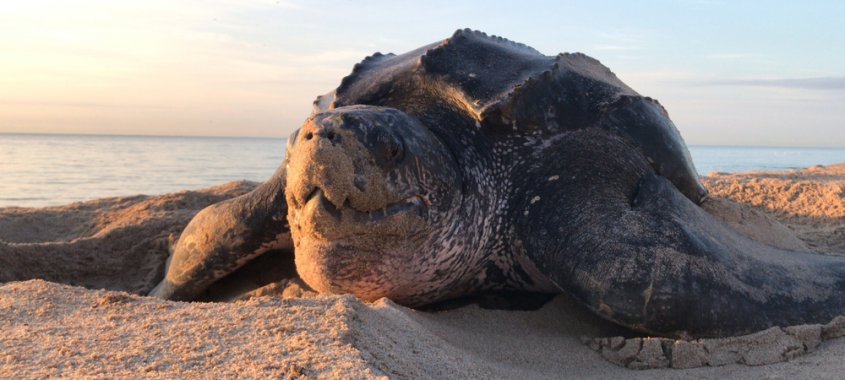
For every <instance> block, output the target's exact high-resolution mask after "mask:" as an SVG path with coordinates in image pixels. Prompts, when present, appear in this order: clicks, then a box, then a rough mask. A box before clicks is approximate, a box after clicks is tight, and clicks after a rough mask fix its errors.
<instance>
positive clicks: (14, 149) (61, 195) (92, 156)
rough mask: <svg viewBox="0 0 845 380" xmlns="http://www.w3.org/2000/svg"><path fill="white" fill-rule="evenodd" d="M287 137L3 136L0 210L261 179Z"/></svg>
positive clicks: (775, 157)
mask: <svg viewBox="0 0 845 380" xmlns="http://www.w3.org/2000/svg"><path fill="white" fill-rule="evenodd" d="M284 147H285V139H282V138H278V139H272V138H217V137H148V136H90V135H86V136H81V135H27V134H20V135H17V134H5V135H4V134H0V207H7V206H21V207H41V206H49V205H62V204H67V203H71V202H76V201H82V200H88V199H95V198H103V197H111V196H121V195H135V194H149V195H152V194H163V193H167V192H174V191H179V190H184V189H199V188H203V187H208V186H212V185H217V184H221V183H224V182H228V181H234V180H241V179H247V180H252V181H263V180H265V179H267V178H269V177H270V175H272V174H273V172H274V170H275V169H276V167H277V166H278V165H279V163H281V161H282V158H283V156H284ZM689 148H690V153H691V154H692V157H693V162H694V163H695V166H696V169H697V170H698V172H699V173H701V174H702V175H705V174H707V173H709V172H713V171H719V172H737V171H748V170H783V169H793V168H802V167H807V166H812V165H817V164H821V165H827V164H832V163H838V162H845V148H774V147H772V148H769V147H735V146H696V145H693V146H690V147H689Z"/></svg>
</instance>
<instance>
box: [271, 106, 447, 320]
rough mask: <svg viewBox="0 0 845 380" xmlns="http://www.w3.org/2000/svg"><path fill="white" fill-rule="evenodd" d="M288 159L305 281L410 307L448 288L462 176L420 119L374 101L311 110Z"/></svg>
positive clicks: (291, 213)
mask: <svg viewBox="0 0 845 380" xmlns="http://www.w3.org/2000/svg"><path fill="white" fill-rule="evenodd" d="M286 165H287V180H286V185H285V197H286V199H287V203H288V221H289V223H290V226H291V232H292V237H293V240H294V249H295V256H296V268H297V271H298V272H299V274H300V276H301V277H302V279H303V280H305V282H306V283H308V285H310V286H311V287H313V288H314V289H315V290H317V291H320V292H324V293H352V294H354V295H356V296H357V297H359V298H362V299H365V300H374V299H378V298H380V297H388V298H391V299H393V300H394V301H396V302H400V303H405V304H409V305H415V304H421V303H426V302H429V301H431V299H429V298H431V297H436V296H433V294H435V293H437V292H438V289H437V288H438V286H440V285H444V286H448V283H449V281H448V279H446V278H444V277H445V275H444V274H443V273H444V272H454V270H453V269H450V268H448V265H454V263H451V262H449V260H442V258H439V257H438V255H440V254H441V252H443V251H444V249H448V248H449V247H443V246H442V245H443V244H442V241H443V240H444V239H443V236H445V235H447V234H448V233H450V231H452V228H453V224H454V223H455V219H457V218H456V217H455V216H456V212H458V210H459V209H460V207H461V202H462V199H463V194H462V191H461V189H462V177H461V172H460V171H459V170H458V165H457V162H456V161H455V159H454V156H453V155H452V154H451V153H450V151H449V150H448V149H447V147H446V146H445V145H444V144H443V142H441V141H440V140H439V139H438V138H437V137H436V136H435V135H434V134H432V133H431V132H430V131H429V130H428V128H426V127H425V126H424V125H423V124H422V123H420V121H418V120H417V119H416V118H414V117H412V116H410V115H408V114H405V113H403V112H401V111H399V110H396V109H393V108H385V107H370V106H348V107H340V108H336V109H333V110H328V111H325V112H321V113H317V114H314V115H312V116H311V117H310V118H309V119H308V120H307V121H306V122H305V124H304V125H303V126H302V127H301V128H300V129H299V130H298V131H296V132H294V134H293V135H291V137H290V138H289V140H288V148H287V156H286ZM444 261H445V262H444ZM440 266H442V268H441V267H440Z"/></svg>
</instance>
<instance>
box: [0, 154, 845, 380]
mask: <svg viewBox="0 0 845 380" xmlns="http://www.w3.org/2000/svg"><path fill="white" fill-rule="evenodd" d="M704 182H705V184H706V185H707V186H708V187H709V188H710V189H711V191H712V194H713V197H712V198H711V199H710V200H708V201H707V203H705V207H706V208H707V209H708V210H709V211H711V212H712V213H714V214H716V215H717V217H719V218H721V219H722V220H724V221H725V222H727V223H729V224H731V225H733V226H734V227H735V228H737V229H738V230H740V231H741V232H743V233H744V234H746V235H748V236H750V237H752V238H754V239H757V240H760V241H763V242H765V243H767V244H771V245H775V246H779V247H784V248H791V249H803V247H805V246H806V247H810V248H812V249H814V250H817V251H819V252H824V253H832V254H842V253H845V249H843V248H845V246H843V245H844V244H845V239H843V238H842V237H843V236H842V234H843V231H845V211H843V210H845V203H844V202H845V200H843V188H845V187H843V183H845V165H835V166H830V167H813V168H810V169H807V170H802V171H789V172H777V173H770V172H760V173H740V174H716V175H713V176H711V177H707V178H704ZM253 186H254V184H248V183H235V184H228V185H224V186H221V187H216V188H212V189H208V190H202V191H198V192H182V193H178V194H170V195H165V196H160V197H129V198H113V199H107V200H98V201H91V202H84V203H76V204H72V205H68V206H64V207H53V208H45V209H19V208H6V209H0V281H12V280H23V279H27V278H33V277H40V278H46V279H49V280H51V281H54V282H62V283H66V284H76V285H83V286H86V287H89V288H100V287H105V288H109V289H112V290H126V291H130V292H136V293H140V292H145V291H146V290H148V289H149V288H151V287H152V286H153V285H154V283H155V281H157V280H158V278H160V277H161V275H162V274H163V264H164V260H165V258H166V255H167V249H168V247H169V244H170V243H171V242H172V240H173V238H174V237H175V235H176V234H177V233H178V232H179V231H180V230H181V229H182V228H183V227H184V225H185V224H186V223H187V222H188V220H189V219H190V218H191V217H192V216H193V215H194V214H195V213H196V212H197V211H198V210H199V209H201V208H202V207H204V206H205V205H207V204H210V203H213V202H216V201H219V200H222V199H226V198H229V197H232V196H235V195H238V194H241V193H243V192H246V191H248V190H249V189H251V188H252V187H253ZM734 201H736V202H734ZM737 202H740V203H737ZM773 231H774V232H773ZM791 231H795V233H796V234H797V236H798V238H796V237H795V235H793V234H792V233H791ZM799 238H800V239H799ZM39 255H40V256H39ZM48 255H49V258H50V259H51V261H48V262H49V263H50V265H44V264H43V263H44V262H45V260H44V258H45V256H48ZM27 260H29V261H27ZM11 263H14V264H15V265H14V266H12V265H11ZM21 263H31V264H32V267H31V268H30V267H28V266H26V265H24V269H21V268H20V267H21V265H20V264H21ZM38 265H40V267H39V266H38ZM233 281H234V280H233ZM300 286H301V284H300V283H298V282H297V281H295V279H288V280H284V281H282V282H279V283H276V284H271V285H268V286H266V287H264V288H262V289H259V290H256V291H253V292H252V293H248V294H247V295H246V297H250V296H255V297H258V298H251V299H247V300H245V301H237V302H233V303H178V302H167V301H162V300H159V299H154V298H149V297H142V296H137V295H133V294H129V293H123V292H114V291H104V290H88V289H84V288H79V287H72V286H67V285H59V284H55V283H51V282H45V281H40V280H32V281H25V282H9V283H7V284H3V285H2V286H0V378H7V377H11V378H21V377H25V378H43V377H48V376H56V377H73V378H77V377H92V378H105V377H108V378H113V377H119V378H122V377H143V378H174V377H180V378H181V377H203V378H207V377H211V378H217V377H249V378H265V377H274V378H279V377H288V378H296V377H300V376H304V377H318V378H377V377H383V376H388V377H391V378H485V379H490V378H539V379H543V378H561V377H572V378H650V379H651V378H658V379H660V378H725V377H727V378H773V377H774V378H795V377H813V378H840V377H841V373H843V371H845V363H843V362H842V360H841V357H842V356H843V355H845V339H832V338H835V337H837V336H841V335H842V334H843V333H845V318H839V319H836V320H834V321H833V322H832V323H830V324H828V325H805V326H798V327H786V328H779V327H775V328H772V329H769V330H766V331H762V332H759V333H756V334H752V335H748V336H744V337H735V338H727V339H709V340H696V341H675V340H668V339H660V338H643V337H637V336H633V335H630V333H628V332H625V331H623V330H621V329H619V328H617V327H614V326H612V325H609V324H608V323H605V322H602V321H601V320H599V319H598V318H596V317H594V316H593V315H591V314H589V313H588V312H586V311H584V310H583V309H582V308H581V307H580V306H579V305H577V304H576V303H575V302H573V301H572V300H570V299H568V298H567V297H565V296H559V297H557V298H555V299H554V300H553V301H551V302H549V303H548V304H546V305H545V306H543V307H542V308H541V309H539V310H535V311H496V310H484V309H481V308H479V307H478V306H475V305H470V306H465V307H461V308H458V309H452V310H448V311H440V312H423V311H416V310H411V309H407V308H404V307H401V306H397V305H395V304H393V303H392V302H390V301H387V300H382V301H379V302H376V303H373V304H366V303H362V302H360V301H358V300H356V299H354V298H352V297H348V296H345V297H337V296H332V297H325V296H320V297H318V298H314V299H280V298H269V297H259V296H262V295H267V294H274V295H280V296H288V297H290V296H302V295H313V294H312V293H311V292H309V291H308V290H307V289H301V288H300ZM610 337H615V338H610ZM828 339H831V340H828ZM597 351H598V352H597ZM614 363H615V364H614ZM735 363H742V364H735ZM768 363H774V364H768ZM626 366H627V367H629V368H655V367H676V368H685V367H700V368H692V369H673V368H662V369H646V370H640V371H635V370H632V369H629V368H625V367H626Z"/></svg>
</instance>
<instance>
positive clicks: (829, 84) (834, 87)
mask: <svg viewBox="0 0 845 380" xmlns="http://www.w3.org/2000/svg"><path fill="white" fill-rule="evenodd" d="M700 84H702V85H705V86H742V87H776V88H787V89H802V90H822V91H845V77H817V78H779V79H726V80H714V81H708V82H702V83H700Z"/></svg>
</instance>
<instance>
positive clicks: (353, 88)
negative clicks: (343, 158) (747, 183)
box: [314, 29, 707, 203]
mask: <svg viewBox="0 0 845 380" xmlns="http://www.w3.org/2000/svg"><path fill="white" fill-rule="evenodd" d="M314 103H315V112H320V111H323V110H327V109H332V108H336V107H342V106H349V105H355V104H366V105H376V106H388V107H394V108H398V109H400V110H402V111H404V112H406V113H409V114H411V115H414V116H416V117H417V118H419V119H420V120H422V121H423V122H424V123H426V124H429V125H435V124H437V125H449V124H454V125H458V126H460V127H461V128H463V126H464V125H467V124H468V123H450V122H449V121H450V120H454V119H453V118H455V117H456V116H462V117H467V118H471V119H473V120H474V123H469V125H475V126H480V127H481V128H480V129H481V130H482V133H488V135H489V134H495V135H497V136H502V133H504V134H505V135H507V134H509V133H510V134H512V133H539V134H541V135H547V136H551V135H554V134H559V133H563V132H567V131H575V130H580V129H585V128H603V129H607V130H611V131H614V132H615V133H618V134H619V135H621V136H623V137H625V138H626V139H628V140H629V141H631V142H632V143H633V144H634V145H635V146H638V147H640V149H641V153H642V154H643V155H644V156H645V157H646V158H647V160H648V161H649V163H650V164H651V165H652V167H653V168H654V170H655V171H656V172H657V174H659V175H662V176H664V177H667V178H668V179H669V180H670V181H671V182H672V183H673V184H674V185H675V186H676V187H677V188H678V189H679V190H681V192H683V193H684V195H686V196H687V197H688V198H690V199H691V200H693V201H694V202H696V203H700V202H701V201H702V200H703V198H704V197H705V196H706V194H707V193H706V190H705V189H704V187H703V186H702V185H701V184H700V183H699V181H698V174H697V173H696V170H695V168H694V166H693V163H692V159H691V158H690V155H689V152H688V151H687V149H686V145H685V144H684V141H683V139H682V138H681V135H680V133H679V132H678V130H677V128H675V125H674V124H673V123H672V121H671V120H670V119H669V116H668V114H667V113H666V110H665V109H664V108H663V107H662V106H660V104H659V103H658V102H657V101H655V100H653V99H651V98H648V97H643V96H640V95H639V94H637V92H636V91H634V90H633V89H631V88H630V87H628V86H627V85H625V83H622V81H621V80H619V78H617V77H616V75H615V74H613V72H611V71H610V70H609V69H608V68H607V67H605V66H604V65H602V64H601V63H600V62H599V61H597V60H595V59H593V58H590V57H588V56H586V55H584V54H581V53H563V54H559V55H558V56H556V57H550V56H546V55H543V54H542V53H540V52H538V51H537V50H534V49H532V48H530V47H528V46H526V45H523V44H519V43H515V42H512V41H508V40H506V39H504V38H501V37H496V36H488V35H486V34H484V33H482V32H477V31H472V30H468V29H464V30H458V31H456V32H455V34H454V35H452V37H450V38H448V39H446V40H443V41H441V42H438V43H434V44H431V45H428V46H424V47H422V48H419V49H416V50H413V51H410V52H408V53H405V54H402V55H394V54H381V53H376V54H374V55H372V56H369V57H367V58H365V59H364V60H363V61H362V62H361V63H358V64H356V65H355V67H354V69H353V71H352V73H351V74H350V75H349V76H347V77H345V78H344V79H343V81H342V82H341V84H340V86H338V88H337V89H336V90H335V91H334V92H332V93H330V94H328V95H324V96H322V97H319V98H318V99H317V100H316V101H315V102H314ZM444 110H449V111H450V112H446V111H444ZM455 112H457V114H458V115H456V114H455ZM437 132H439V133H441V134H443V133H446V134H449V133H453V132H455V131H454V130H453V131H451V132H450V131H449V130H448V129H446V130H439V131H437Z"/></svg>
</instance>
